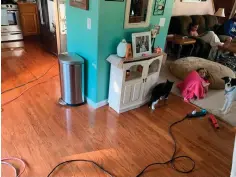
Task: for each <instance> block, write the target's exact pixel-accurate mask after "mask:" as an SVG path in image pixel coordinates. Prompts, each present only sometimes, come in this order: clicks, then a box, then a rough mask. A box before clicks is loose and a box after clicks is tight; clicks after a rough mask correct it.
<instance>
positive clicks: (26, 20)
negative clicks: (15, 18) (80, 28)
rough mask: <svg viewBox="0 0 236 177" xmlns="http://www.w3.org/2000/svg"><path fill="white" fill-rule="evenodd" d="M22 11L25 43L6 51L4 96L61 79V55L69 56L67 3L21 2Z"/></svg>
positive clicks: (3, 57) (60, 1)
mask: <svg viewBox="0 0 236 177" xmlns="http://www.w3.org/2000/svg"><path fill="white" fill-rule="evenodd" d="M18 8H19V19H20V24H21V29H22V34H23V40H22V39H21V40H20V41H11V42H9V43H8V44H11V46H10V47H9V49H6V51H3V50H2V58H1V59H2V65H1V68H2V80H1V83H2V94H7V93H9V94H10V92H12V91H13V90H16V91H22V90H24V89H25V88H27V87H28V86H29V85H31V84H33V83H35V82H39V81H40V80H44V79H46V78H47V77H49V76H54V75H57V74H58V73H59V69H58V60H57V55H59V54H61V53H65V52H67V39H66V38H67V31H66V15H65V1H64V0H54V1H50V0H37V2H36V3H32V2H24V3H23V2H19V4H18ZM19 42H20V44H22V45H17V46H16V45H15V44H16V43H17V44H18V43H19ZM2 44H3V43H2ZM2 46H3V45H2ZM4 46H6V45H4ZM7 47H8V46H7Z"/></svg>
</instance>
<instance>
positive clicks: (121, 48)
mask: <svg viewBox="0 0 236 177" xmlns="http://www.w3.org/2000/svg"><path fill="white" fill-rule="evenodd" d="M126 50H127V42H126V40H125V39H123V40H122V41H121V42H120V43H119V45H118V46H117V55H118V57H121V58H124V57H125V55H126V52H127V51H126Z"/></svg>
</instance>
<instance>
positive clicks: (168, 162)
mask: <svg viewBox="0 0 236 177" xmlns="http://www.w3.org/2000/svg"><path fill="white" fill-rule="evenodd" d="M187 118H188V117H187V116H186V117H184V118H183V119H181V120H178V121H176V122H174V123H172V124H171V125H170V126H169V134H170V136H171V138H172V140H173V142H174V152H173V155H172V156H171V158H170V160H168V161H166V162H156V163H152V164H149V165H147V166H146V167H145V168H144V169H143V170H142V171H141V172H140V173H139V174H138V175H137V176H136V177H140V176H141V175H142V174H143V173H144V172H145V171H146V170H147V169H148V168H149V167H151V166H153V165H166V164H170V165H171V167H172V168H173V169H174V170H175V171H177V172H179V173H191V172H192V171H193V170H194V169H195V162H194V160H193V159H192V158H191V157H189V156H175V155H176V151H177V143H176V139H175V137H174V135H173V133H172V130H171V128H172V127H173V126H174V125H176V124H178V123H180V122H183V121H184V120H185V119H187ZM177 159H188V160H190V161H191V162H192V168H191V169H189V170H180V169H178V168H176V166H175V161H176V160H177ZM70 162H88V163H92V164H94V165H95V166H97V167H98V168H99V169H101V170H102V171H104V172H105V173H106V174H108V175H109V176H110V177H115V176H113V175H112V174H111V173H110V172H108V171H107V170H105V169H104V168H103V167H102V166H100V165H99V164H97V163H96V162H94V161H92V160H83V159H77V160H68V161H64V162H61V163H59V164H58V165H57V166H56V167H54V168H53V169H52V171H51V172H50V173H49V174H48V176H47V177H50V175H51V174H52V173H53V172H54V171H55V170H56V168H57V167H59V166H61V165H63V164H67V163H70Z"/></svg>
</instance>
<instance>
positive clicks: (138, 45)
mask: <svg viewBox="0 0 236 177" xmlns="http://www.w3.org/2000/svg"><path fill="white" fill-rule="evenodd" d="M132 48H133V57H134V58H136V57H141V56H144V55H151V54H152V44H151V31H149V32H142V33H133V34H132Z"/></svg>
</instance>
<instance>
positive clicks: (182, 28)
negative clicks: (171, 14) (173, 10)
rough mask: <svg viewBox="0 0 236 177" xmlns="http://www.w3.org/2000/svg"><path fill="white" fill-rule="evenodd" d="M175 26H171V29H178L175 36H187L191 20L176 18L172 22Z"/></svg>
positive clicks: (187, 17) (189, 18) (184, 17)
mask: <svg viewBox="0 0 236 177" xmlns="http://www.w3.org/2000/svg"><path fill="white" fill-rule="evenodd" d="M174 22H175V24H174V25H171V26H170V27H171V28H179V30H178V32H179V33H176V34H180V35H186V36H188V35H189V26H190V24H191V23H192V19H191V17H190V16H176V17H175V20H174Z"/></svg>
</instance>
